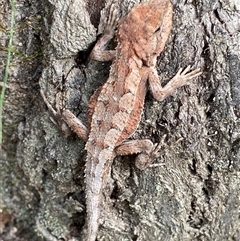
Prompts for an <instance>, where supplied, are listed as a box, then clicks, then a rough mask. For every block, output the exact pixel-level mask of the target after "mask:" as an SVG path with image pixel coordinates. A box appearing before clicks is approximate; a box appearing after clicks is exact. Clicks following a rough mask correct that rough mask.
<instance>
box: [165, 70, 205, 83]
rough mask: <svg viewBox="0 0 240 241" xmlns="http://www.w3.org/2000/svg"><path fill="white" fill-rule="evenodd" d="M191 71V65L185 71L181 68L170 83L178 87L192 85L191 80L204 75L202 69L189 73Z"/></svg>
mask: <svg viewBox="0 0 240 241" xmlns="http://www.w3.org/2000/svg"><path fill="white" fill-rule="evenodd" d="M190 69H191V66H190V65H189V66H188V67H187V68H185V69H184V70H183V68H180V69H179V70H178V72H177V74H176V75H175V76H174V77H173V78H172V80H171V81H170V82H171V84H174V85H176V86H177V87H181V86H184V85H188V84H190V83H189V80H191V79H193V78H195V77H197V76H199V75H201V74H202V71H201V69H200V68H198V69H195V70H192V71H191V72H189V70H190ZM170 82H169V83H170Z"/></svg>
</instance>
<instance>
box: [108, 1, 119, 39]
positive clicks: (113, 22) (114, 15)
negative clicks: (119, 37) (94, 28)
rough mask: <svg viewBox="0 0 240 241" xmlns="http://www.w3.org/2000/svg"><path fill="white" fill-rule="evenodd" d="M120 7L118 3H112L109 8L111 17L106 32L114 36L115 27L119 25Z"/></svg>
mask: <svg viewBox="0 0 240 241" xmlns="http://www.w3.org/2000/svg"><path fill="white" fill-rule="evenodd" d="M118 9H119V8H118V6H117V4H112V6H111V8H110V10H109V18H108V21H107V25H106V28H105V30H104V34H108V35H110V36H112V37H113V36H114V34H115V29H116V27H117V24H118V20H119V15H120V14H119V11H118Z"/></svg>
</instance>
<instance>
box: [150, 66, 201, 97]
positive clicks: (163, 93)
mask: <svg viewBox="0 0 240 241" xmlns="http://www.w3.org/2000/svg"><path fill="white" fill-rule="evenodd" d="M190 69H191V67H190V66H188V67H187V68H186V69H184V70H183V69H182V68H180V69H179V71H178V72H177V74H176V75H175V76H174V77H173V78H172V79H171V80H170V81H169V82H168V83H167V84H166V85H165V86H164V87H162V86H161V83H160V80H159V77H158V74H157V71H156V70H155V69H153V68H150V70H149V72H150V73H149V76H148V82H149V86H150V89H151V91H152V94H153V97H154V98H155V99H156V100H159V101H161V100H164V99H165V98H166V97H168V96H169V95H171V94H172V93H173V92H174V91H175V90H176V89H177V88H179V87H181V86H184V85H188V84H189V80H191V79H193V78H195V77H197V76H199V75H201V74H202V71H201V69H200V68H198V69H195V70H193V71H191V72H189V70H190ZM188 72H189V73H188Z"/></svg>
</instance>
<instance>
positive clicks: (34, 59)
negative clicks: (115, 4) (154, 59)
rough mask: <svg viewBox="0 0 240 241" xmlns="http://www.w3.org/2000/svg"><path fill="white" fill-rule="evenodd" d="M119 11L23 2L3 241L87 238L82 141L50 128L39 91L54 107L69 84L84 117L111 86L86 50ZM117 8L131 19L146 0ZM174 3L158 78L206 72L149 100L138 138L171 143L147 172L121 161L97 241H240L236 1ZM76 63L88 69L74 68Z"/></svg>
mask: <svg viewBox="0 0 240 241" xmlns="http://www.w3.org/2000/svg"><path fill="white" fill-rule="evenodd" d="M116 1H117V0H116ZM111 3H112V1H110V0H109V1H107V3H106V4H105V2H104V1H101V0H98V1H96V0H95V1H90V0H89V1H85V0H71V1H61V0H60V1H56V0H44V1H41V2H39V1H36V0H31V1H21V0H20V1H17V3H16V29H15V36H14V46H15V48H16V49H17V50H18V53H20V54H15V55H14V56H13V58H12V65H11V72H10V77H9V81H8V88H7V93H6V96H5V102H4V144H3V149H2V150H1V154H0V157H1V170H0V175H1V181H2V185H1V189H0V195H1V197H2V198H1V199H2V200H1V203H0V205H1V206H0V211H1V210H2V211H1V212H0V218H1V219H0V231H1V229H2V234H0V239H2V240H4V241H5V240H60V239H62V240H84V235H85V232H86V227H85V226H84V225H85V220H86V212H85V193H84V187H85V185H84V165H85V156H86V153H85V152H84V142H83V141H82V140H79V139H78V138H77V137H76V136H75V135H74V134H71V135H70V136H67V137H65V136H64V135H63V133H62V132H61V131H60V130H59V129H58V128H57V126H56V125H55V124H54V123H53V122H52V121H51V119H50V112H49V111H48V110H47V108H46V106H45V104H44V103H43V100H42V99H41V96H40V94H39V88H41V89H42V90H43V91H44V93H45V94H46V96H47V98H48V100H49V101H50V103H51V104H52V105H53V106H55V104H56V99H55V98H56V95H57V93H59V92H60V91H61V85H62V84H63V85H64V86H63V88H64V91H65V98H64V103H63V105H64V106H66V107H67V108H69V109H71V110H72V111H73V112H74V113H75V114H76V115H77V116H79V118H80V119H81V120H86V109H87V103H88V100H89V98H90V96H91V95H92V93H93V91H94V90H95V89H96V88H97V87H98V86H100V85H101V84H102V83H104V82H105V81H106V79H107V76H108V71H109V64H110V63H104V64H103V63H98V62H95V61H87V60H86V59H84V56H88V52H87V51H86V52H85V51H84V50H87V49H90V48H91V46H92V44H93V43H94V41H95V40H96V35H97V29H96V27H97V26H98V23H99V30H98V33H101V32H102V31H103V29H104V22H105V21H106V18H107V16H108V9H109V7H110V5H111ZM119 3H121V4H119V7H120V8H121V10H122V14H123V15H124V14H126V13H127V12H128V11H129V10H130V9H131V8H132V6H133V5H134V4H137V3H139V1H133V0H124V1H119ZM172 3H173V6H174V17H173V29H172V32H171V36H170V38H169V40H168V43H167V45H166V47H165V49H164V52H163V53H162V54H161V55H160V57H159V59H158V70H159V77H160V79H162V80H163V81H162V83H163V84H166V83H167V82H168V80H169V79H170V78H171V77H173V76H174V75H175V73H176V72H177V70H178V69H179V68H180V67H186V66H188V65H193V68H196V67H201V68H202V70H203V75H202V76H201V77H199V78H197V79H195V80H194V81H192V83H191V84H190V85H189V86H187V87H183V88H181V89H179V90H177V91H176V93H175V94H174V95H173V96H171V97H169V98H167V99H166V100H164V101H163V102H157V101H155V100H154V99H153V97H152V95H151V93H148V94H147V97H146V103H145V110H144V114H143V116H142V121H141V124H140V126H139V128H138V130H137V131H136V133H135V134H134V136H133V138H140V139H143V138H149V139H151V140H152V141H153V142H154V143H156V142H159V141H160V139H161V138H162V137H163V136H164V135H166V139H165V144H164V145H163V147H162V156H161V157H160V158H159V159H158V160H157V161H156V162H155V164H159V165H158V166H156V167H152V168H148V169H147V170H145V171H140V170H138V169H137V168H136V167H135V166H134V157H133V156H127V157H117V158H116V159H115V160H114V163H113V165H112V168H111V173H110V176H109V177H108V183H107V184H106V188H105V189H104V191H103V195H104V198H103V203H102V210H103V211H102V216H101V219H100V229H99V232H98V240H104V241H105V240H111V241H115V240H116V241H119V240H129V241H130V240H131V241H133V240H142V241H147V240H148V241H156V240H166V241H169V240H170V241H173V240H184V241H185V240H186V241H188V240H189V241H192V240H204V241H207V240H211V241H213V240H216V241H218V240H223V241H228V240H239V239H240V218H239V211H240V208H239V207H240V199H239V196H240V185H239V183H240V178H239V172H240V60H239V58H240V49H239V43H240V22H239V14H240V4H239V1H238V0H235V1H234V0H229V1H226V0H219V1H217V2H216V1H214V2H212V1H209V0H202V1H183V0H180V1H175V0H174V1H172ZM91 4H93V5H91ZM104 6H105V7H104ZM102 7H104V8H103V9H102V12H101V8H102ZM1 8H2V10H3V9H4V10H5V13H4V14H3V15H2V20H1V21H2V22H3V26H7V25H8V20H9V16H10V7H9V5H8V3H7V2H4V3H2V7H1ZM100 12H101V18H100ZM1 35H2V38H1V40H0V41H1V45H2V46H6V41H7V35H6V33H4V32H1ZM42 53H43V54H42ZM2 56H3V60H4V61H5V59H6V53H5V52H3V51H2ZM76 59H77V61H82V62H81V63H82V65H81V66H82V67H81V68H79V67H74V68H73V66H74V65H76ZM78 63H79V62H78ZM78 66H79V65H78ZM63 82H64V83H63ZM39 86H40V87H39Z"/></svg>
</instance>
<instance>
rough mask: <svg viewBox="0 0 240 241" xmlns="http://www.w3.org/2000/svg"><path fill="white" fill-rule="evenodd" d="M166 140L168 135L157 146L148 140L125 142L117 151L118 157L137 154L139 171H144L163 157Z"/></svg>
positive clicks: (136, 161)
mask: <svg viewBox="0 0 240 241" xmlns="http://www.w3.org/2000/svg"><path fill="white" fill-rule="evenodd" d="M165 138H166V135H164V136H163V137H162V139H161V141H160V142H159V143H156V144H153V143H152V142H151V141H150V140H148V139H143V140H130V141H125V142H123V143H122V144H121V145H120V146H118V147H116V149H115V151H116V154H117V155H121V156H122V155H131V154H137V157H136V159H135V165H136V167H137V168H138V169H140V170H144V169H146V168H147V167H151V164H152V162H153V161H154V160H155V159H156V158H158V157H159V156H160V155H161V153H162V152H160V149H161V147H162V146H163V143H164V140H165ZM154 166H155V165H154Z"/></svg>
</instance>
